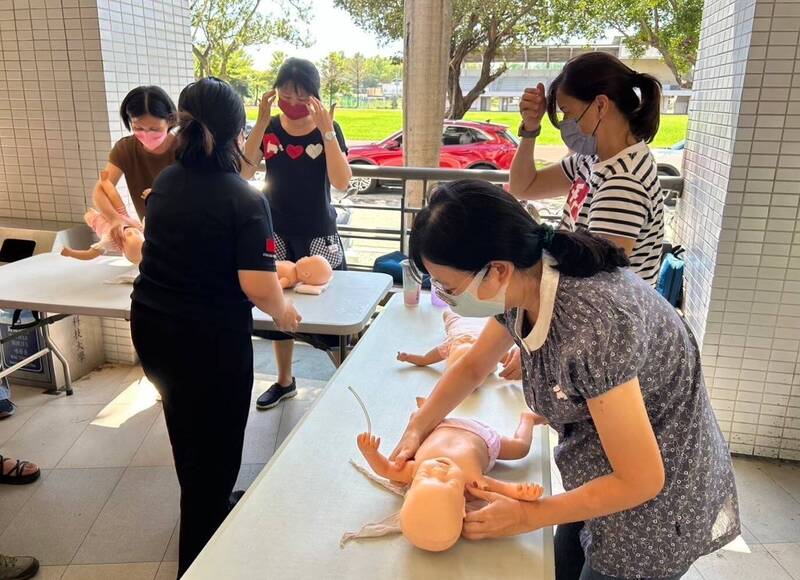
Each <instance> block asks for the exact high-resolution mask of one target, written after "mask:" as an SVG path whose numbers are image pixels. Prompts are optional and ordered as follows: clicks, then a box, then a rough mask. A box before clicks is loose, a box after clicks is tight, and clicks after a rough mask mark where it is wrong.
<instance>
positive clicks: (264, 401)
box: [256, 377, 297, 410]
mask: <svg viewBox="0 0 800 580" xmlns="http://www.w3.org/2000/svg"><path fill="white" fill-rule="evenodd" d="M295 395H297V384H296V383H295V380H294V377H293V378H292V384H290V385H289V386H288V387H282V386H281V385H279V384H278V383H275V384H274V385H272V386H271V387H270V388H268V389H267V390H266V391H264V392H263V393H262V394H261V396H260V397H259V398H258V401H256V408H257V409H261V410H266V409H272V408H273V407H275V406H277V405H278V403H280V402H281V401H283V400H284V399H291V398H292V397H294V396H295Z"/></svg>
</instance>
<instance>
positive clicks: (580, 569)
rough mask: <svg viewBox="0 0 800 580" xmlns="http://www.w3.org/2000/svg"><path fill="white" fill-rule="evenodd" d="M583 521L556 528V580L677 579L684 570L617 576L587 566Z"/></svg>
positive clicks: (554, 548)
mask: <svg viewBox="0 0 800 580" xmlns="http://www.w3.org/2000/svg"><path fill="white" fill-rule="evenodd" d="M582 529H583V522H576V523H573V524H561V525H559V526H558V528H557V529H556V534H555V539H554V541H553V544H554V545H553V550H554V554H555V560H556V580H679V579H680V577H681V576H683V575H684V574H685V573H686V571H684V572H681V573H680V574H675V575H673V576H665V577H659V578H658V579H655V578H652V579H651V578H641V579H640V578H631V579H627V578H619V577H617V576H606V575H605V574H601V573H600V572H596V571H594V570H592V569H591V568H590V567H589V564H588V563H587V562H586V556H585V554H584V553H583V547H582V546H581V539H580V533H581V530H582Z"/></svg>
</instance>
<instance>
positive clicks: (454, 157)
mask: <svg viewBox="0 0 800 580" xmlns="http://www.w3.org/2000/svg"><path fill="white" fill-rule="evenodd" d="M402 140H403V132H402V131H398V132H397V133H395V134H394V135H392V136H390V137H388V138H387V139H385V140H383V141H381V142H380V143H372V144H370V145H356V146H353V147H350V152H349V153H348V155H347V160H348V161H349V162H350V163H351V164H352V165H358V164H363V165H381V166H388V167H398V166H402V165H404V163H403V143H402ZM516 151H517V139H516V138H515V137H514V136H513V135H512V134H511V133H509V131H508V127H506V126H505V125H496V124H494V123H478V122H473V121H445V123H444V128H443V130H442V149H441V153H440V157H439V166H440V167H445V168H448V169H509V168H510V167H511V161H512V159H514V153H516ZM377 181H378V180H376V179H370V178H368V177H354V178H353V180H352V182H351V184H352V186H353V187H355V188H356V190H357V192H358V193H367V192H370V191H374V190H375V188H377V187H378V185H380V184H379V183H378V182H377Z"/></svg>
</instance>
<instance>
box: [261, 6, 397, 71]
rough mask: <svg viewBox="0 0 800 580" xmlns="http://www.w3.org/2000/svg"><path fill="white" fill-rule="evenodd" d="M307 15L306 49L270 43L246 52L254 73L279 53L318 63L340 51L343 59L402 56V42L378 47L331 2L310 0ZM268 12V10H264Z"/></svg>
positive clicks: (374, 41) (375, 41)
mask: <svg viewBox="0 0 800 580" xmlns="http://www.w3.org/2000/svg"><path fill="white" fill-rule="evenodd" d="M311 6H312V8H311V10H312V14H311V15H310V18H309V20H310V23H311V24H310V34H311V36H310V39H309V40H311V46H310V47H309V48H296V47H294V46H292V45H290V44H287V43H283V42H280V43H278V42H275V43H271V44H270V45H268V46H264V47H261V48H258V49H252V50H250V51H249V52H250V54H251V55H252V56H253V60H254V65H255V67H256V68H258V69H265V68H267V67H268V66H269V62H270V58H271V56H272V53H273V52H275V51H276V50H281V51H283V52H285V53H287V54H289V55H292V56H297V57H300V58H307V59H309V60H312V61H319V60H321V59H322V58H324V57H325V56H326V55H327V54H328V53H330V52H334V51H339V50H341V51H344V53H345V54H346V55H347V56H352V55H353V54H355V53H356V52H360V53H362V54H364V55H365V56H376V55H382V56H394V55H399V54H401V53H402V49H403V43H402V41H396V42H393V43H390V44H389V45H382V44H380V43H379V41H378V37H377V36H375V35H372V34H370V33H369V32H366V31H364V30H361V29H360V28H358V27H357V26H356V25H355V24H354V23H353V21H352V19H351V18H350V15H349V14H348V13H347V12H345V11H344V10H340V9H338V8H336V7H334V5H333V0H313V2H312V3H311ZM267 10H268V9H267Z"/></svg>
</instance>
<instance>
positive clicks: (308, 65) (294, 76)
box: [272, 57, 321, 99]
mask: <svg viewBox="0 0 800 580" xmlns="http://www.w3.org/2000/svg"><path fill="white" fill-rule="evenodd" d="M288 84H292V85H294V86H295V88H300V89H303V90H304V91H305V92H307V93H308V94H309V95H311V96H312V97H316V98H318V99H319V98H320V97H319V87H320V85H321V82H320V79H319V71H318V70H317V67H315V66H314V63H313V62H311V61H310V60H303V59H302V58H293V57H292V58H287V59H286V60H285V61H284V63H283V64H282V65H281V68H279V69H278V76H277V77H275V84H274V85H273V86H272V88H280V87H284V86H286V85H288Z"/></svg>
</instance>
